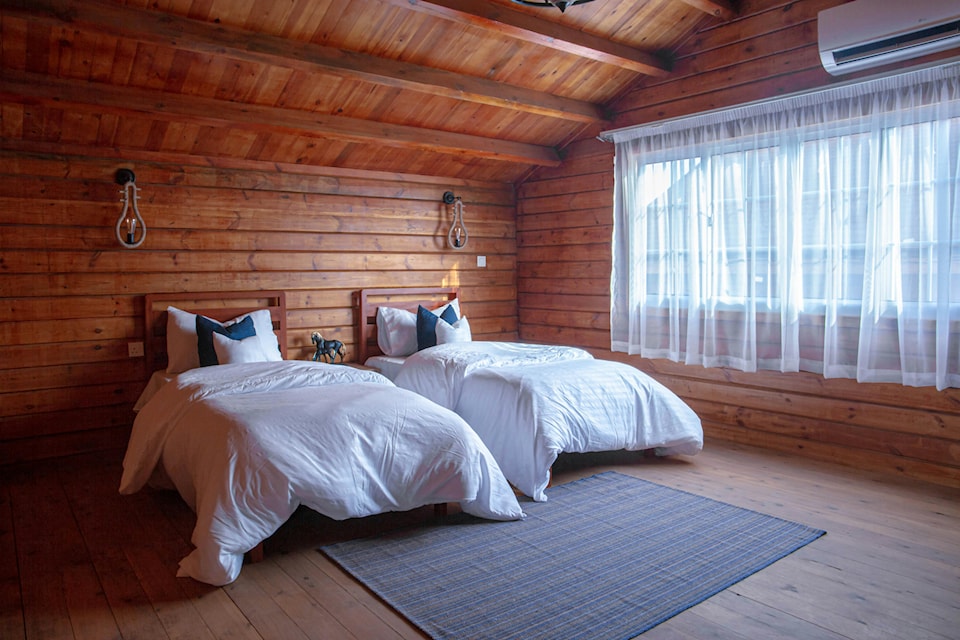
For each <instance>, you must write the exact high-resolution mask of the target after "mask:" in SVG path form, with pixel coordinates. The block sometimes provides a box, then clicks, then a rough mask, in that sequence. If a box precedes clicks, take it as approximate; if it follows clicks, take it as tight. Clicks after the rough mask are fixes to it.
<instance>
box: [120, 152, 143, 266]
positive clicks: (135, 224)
mask: <svg viewBox="0 0 960 640" xmlns="http://www.w3.org/2000/svg"><path fill="white" fill-rule="evenodd" d="M114 180H115V181H116V183H117V184H119V185H121V186H122V187H123V188H122V189H121V190H120V194H121V195H122V197H121V198H120V202H122V203H123V211H121V212H120V217H119V218H117V240H118V241H119V242H120V245H121V246H123V247H126V248H127V249H136V248H137V247H139V246H140V245H142V244H143V241H144V240H146V239H147V225H146V224H145V223H144V222H143V217H142V216H141V215H140V208H139V207H138V206H137V201H138V200H139V193H138V192H139V191H140V189H139V187H137V185H136V180H137V176H136V175H135V174H134V173H133V171H131V170H130V169H117V174H116V176H115V177H114ZM138 232H139V233H138Z"/></svg>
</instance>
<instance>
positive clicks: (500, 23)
mask: <svg viewBox="0 0 960 640" xmlns="http://www.w3.org/2000/svg"><path fill="white" fill-rule="evenodd" d="M386 1H387V2H389V3H391V4H394V5H397V6H400V7H405V8H407V9H412V10H414V11H420V12H423V13H427V14H430V15H434V16H438V17H441V18H445V19H447V20H451V21H453V22H458V23H460V24H466V25H470V26H473V27H478V28H480V29H484V30H486V31H493V32H496V33H500V34H503V35H506V36H509V37H512V38H516V39H518V40H524V41H526V42H530V43H533V44H536V45H538V46H541V47H549V48H551V49H555V50H557V51H563V52H565V53H569V54H572V55H575V56H580V57H582V58H588V59H590V60H596V61H598V62H604V63H606V64H610V65H614V66H617V67H620V68H622V69H628V70H630V71H633V72H635V73H642V74H644V75H648V76H656V77H659V78H662V77H666V76H667V75H669V73H670V68H669V65H668V63H667V62H665V61H664V60H662V59H661V58H659V57H657V56H655V55H653V54H651V53H647V52H645V51H640V50H639V49H634V48H633V47H628V46H626V45H623V44H619V43H616V42H611V41H609V40H605V39H603V38H600V37H598V36H594V35H590V34H588V33H584V32H582V31H578V30H576V29H571V28H570V27H567V26H565V25H562V24H557V23H556V22H550V21H549V20H543V19H540V18H538V17H536V16H533V15H530V14H527V13H522V12H520V11H513V10H511V9H507V8H505V7H503V6H501V5H498V4H492V3H489V2H486V1H485V0H429V1H427V0H386Z"/></svg>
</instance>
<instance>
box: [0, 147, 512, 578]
mask: <svg viewBox="0 0 960 640" xmlns="http://www.w3.org/2000/svg"><path fill="white" fill-rule="evenodd" d="M120 166H129V167H131V168H133V169H134V170H135V172H136V174H137V184H138V186H139V187H140V188H141V199H140V210H141V213H142V215H143V217H144V219H145V220H146V223H147V226H148V230H149V231H148V238H147V242H146V244H145V245H144V246H143V247H141V249H139V250H133V251H131V250H125V249H123V248H121V247H120V246H119V245H118V244H117V242H116V239H115V238H114V237H113V229H112V226H113V223H114V221H115V220H116V217H117V216H118V215H119V214H120V205H119V202H118V197H119V196H118V188H117V186H116V185H115V184H114V183H113V173H114V172H115V170H116V168H118V167H120ZM448 189H453V190H455V191H456V193H457V195H460V196H462V197H463V199H464V202H465V203H466V207H465V209H466V211H465V219H466V224H467V226H468V229H469V230H470V244H469V246H468V247H467V249H466V250H464V251H450V250H449V249H447V248H446V246H445V242H446V233H447V228H448V225H449V222H450V219H449V212H448V211H447V209H446V206H445V205H444V204H443V203H442V202H441V200H442V194H443V192H444V191H446V190H448ZM0 200H2V206H0V224H3V225H4V233H3V236H2V238H3V239H2V241H0V244H2V249H3V254H2V256H0V266H2V271H0V398H2V402H0V464H3V463H9V462H13V461H17V460H23V459H33V458H41V457H47V456H50V455H63V454H65V453H71V452H76V451H85V450H91V449H96V448H102V447H104V446H107V447H110V446H118V445H122V444H123V442H125V438H126V434H125V430H126V429H129V425H130V424H132V421H133V413H132V412H131V407H132V406H133V404H134V402H135V401H136V399H137V397H138V396H139V394H140V391H141V390H142V385H143V381H144V380H145V379H146V376H147V368H146V365H145V359H144V358H130V357H129V356H128V344H129V343H133V342H145V341H146V340H147V338H146V336H145V326H144V320H143V296H144V295H145V294H147V293H164V292H171V293H185V292H209V293H217V292H222V291H239V292H252V291H257V290H281V291H283V292H285V294H286V296H287V307H288V312H287V318H286V320H287V326H288V330H287V336H288V337H287V341H286V344H285V345H284V346H285V348H286V351H287V357H288V358H290V359H307V358H310V357H311V356H312V355H313V351H314V346H313V344H312V343H311V341H310V334H311V333H312V332H313V331H317V330H319V331H321V333H323V335H324V336H325V337H327V338H330V339H337V340H341V341H342V342H343V343H344V344H345V346H346V351H347V359H348V360H353V359H354V358H355V345H354V330H353V328H354V319H353V308H352V295H353V293H354V292H355V291H357V290H359V289H361V288H365V287H367V288H369V287H427V286H431V287H435V286H440V285H446V286H454V287H459V288H461V289H462V290H464V291H465V292H466V294H465V295H467V296H468V299H469V300H470V301H471V320H474V319H475V321H474V323H473V330H474V332H475V333H477V334H478V335H480V336H484V335H486V336H489V337H497V338H504V339H511V338H516V336H517V331H518V329H517V327H518V320H517V312H516V285H515V277H514V274H515V271H516V251H517V247H516V231H515V229H516V224H515V221H514V220H515V219H514V194H513V189H512V187H510V186H509V185H502V184H497V183H485V182H475V181H455V182H454V183H449V182H445V181H440V180H436V179H435V178H429V177H425V178H420V177H418V176H412V175H410V176H407V175H402V174H380V173H371V172H343V171H337V170H330V171H329V172H327V173H323V172H319V171H317V170H316V169H312V170H309V171H306V172H304V173H302V174H298V173H294V172H290V171H284V172H279V173H278V172H277V171H275V170H274V171H270V170H268V169H267V167H265V166H262V165H261V166H258V167H256V168H254V167H252V166H251V167H248V168H247V169H226V168H210V167H204V166H197V165H185V164H169V163H158V162H122V161H120V160H118V159H113V160H107V159H102V158H88V157H78V156H72V155H71V156H61V155H45V154H20V153H14V152H8V151H0ZM480 252H482V255H486V256H487V267H486V269H483V270H480V269H477V268H476V256H477V254H478V253H480ZM54 442H56V443H57V444H52V443H54ZM76 578H77V579H78V580H80V579H82V576H76Z"/></svg>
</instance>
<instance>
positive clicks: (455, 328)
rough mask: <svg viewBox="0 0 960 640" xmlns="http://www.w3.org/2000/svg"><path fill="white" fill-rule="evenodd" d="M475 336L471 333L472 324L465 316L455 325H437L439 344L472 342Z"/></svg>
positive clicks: (443, 323) (441, 323) (444, 323)
mask: <svg viewBox="0 0 960 640" xmlns="http://www.w3.org/2000/svg"><path fill="white" fill-rule="evenodd" d="M471 340H473V336H472V335H471V333H470V323H469V322H468V321H467V316H463V317H462V318H460V319H459V320H457V321H456V322H454V323H453V324H447V323H446V322H438V323H437V344H447V343H449V342H470V341H471Z"/></svg>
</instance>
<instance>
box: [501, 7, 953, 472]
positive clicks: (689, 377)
mask: <svg viewBox="0 0 960 640" xmlns="http://www.w3.org/2000/svg"><path fill="white" fill-rule="evenodd" d="M837 4H840V2H839V0H804V1H803V2H778V1H776V0H774V1H770V0H745V1H744V2H742V3H740V11H739V17H738V18H737V19H736V20H733V21H731V22H729V23H727V24H724V25H721V26H718V27H716V28H712V29H706V30H702V31H700V32H699V33H697V34H696V35H694V36H693V38H694V41H693V42H690V43H688V45H689V46H684V49H687V50H692V51H696V52H697V53H696V55H690V56H686V57H683V56H681V57H680V58H679V59H678V60H677V61H676V65H675V67H674V73H673V74H672V75H671V76H670V77H669V78H668V79H664V80H661V81H651V82H647V83H646V84H645V85H643V86H642V87H639V88H637V89H635V90H634V91H632V92H631V93H629V94H628V95H626V96H624V97H623V99H622V100H621V101H620V102H619V103H618V105H617V106H616V108H615V111H616V113H617V116H616V118H615V121H614V122H613V123H612V126H611V127H610V128H618V127H623V126H629V125H635V124H642V123H646V122H652V121H656V120H662V119H666V118H672V117H677V116H683V115H689V114H692V113H697V112H701V111H706V110H710V109H716V108H720V107H725V106H731V105H734V104H740V103H744V102H750V101H753V100H759V99H763V98H768V97H775V96H778V95H784V94H787V93H791V92H796V91H801V90H806V89H812V88H816V87H819V86H824V85H827V84H829V83H830V82H835V81H837V80H836V79H834V78H831V77H830V76H829V75H827V74H826V72H825V71H824V70H823V68H822V67H821V65H820V61H819V57H818V51H817V45H816V40H817V34H816V32H817V27H816V18H817V12H819V11H820V10H822V9H825V8H828V7H830V6H834V5H837ZM746 34H749V35H746ZM732 61H738V62H736V64H732ZM862 75H865V74H862ZM844 79H846V78H844ZM612 210H613V145H612V144H607V143H603V142H600V141H598V140H596V139H594V138H592V137H587V138H584V139H581V140H580V141H578V142H576V143H574V144H573V145H572V146H571V147H570V148H569V149H568V156H567V159H566V161H565V163H564V164H563V166H562V167H560V168H556V169H541V170H539V171H538V172H537V173H536V174H535V175H534V176H533V177H532V178H531V179H530V180H528V181H526V182H525V183H524V184H523V185H522V186H521V188H520V190H519V193H518V218H517V229H518V231H517V241H518V247H519V248H518V254H517V258H518V264H517V270H518V280H517V287H518V305H519V313H520V336H521V339H524V340H531V341H538V342H549V343H567V344H576V345H581V346H584V347H587V348H590V349H591V350H592V351H593V352H594V353H595V355H597V356H598V357H604V358H610V359H616V360H621V361H624V362H628V363H630V364H632V365H634V366H636V367H638V368H639V369H641V370H643V371H646V372H648V373H650V374H651V375H652V376H654V377H655V378H656V379H658V380H660V381H661V382H663V383H664V384H666V385H667V386H668V387H670V388H671V389H672V390H673V391H675V392H676V393H677V394H679V395H680V396H681V397H683V398H684V399H685V400H686V401H687V402H688V403H689V404H690V405H691V406H692V407H693V408H694V410H696V412H697V413H698V414H699V415H700V417H701V419H702V420H703V424H704V432H705V435H706V439H707V445H706V446H709V441H710V440H711V439H722V440H728V441H734V442H742V443H747V444H752V445H759V446H763V447H769V448H772V449H777V450H781V451H792V452H796V453H799V454H802V455H806V456H810V457H813V458H817V459H821V460H831V461H836V462H840V463H844V464H848V465H852V466H856V467H860V468H864V469H873V470H883V471H889V472H894V473H899V474H903V475H906V476H911V477H915V478H921V479H923V480H927V481H931V482H936V483H941V484H946V485H950V486H960V390H958V389H949V390H946V391H943V392H938V391H936V389H934V388H930V387H928V388H911V387H903V386H900V385H890V384H858V383H857V382H855V381H852V380H839V379H829V380H828V379H824V378H822V377H821V376H819V375H814V374H807V373H799V374H780V373H775V372H760V373H755V374H749V373H743V372H739V371H732V370H727V369H721V368H711V369H706V368H702V367H692V366H685V365H682V364H677V363H674V362H669V361H665V360H649V359H645V358H640V357H638V356H627V355H626V354H622V353H612V352H611V351H610V313H609V311H610V294H609V291H610V268H611V253H610V240H611V233H612V225H613V216H612Z"/></svg>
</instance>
